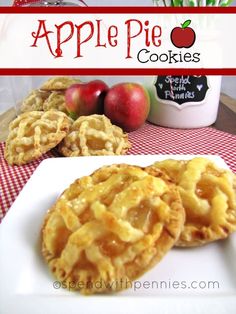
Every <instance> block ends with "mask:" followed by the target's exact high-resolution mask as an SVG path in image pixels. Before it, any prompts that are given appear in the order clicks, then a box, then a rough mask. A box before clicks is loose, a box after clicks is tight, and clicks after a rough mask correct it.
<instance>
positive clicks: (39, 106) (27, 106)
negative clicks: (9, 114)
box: [20, 89, 49, 112]
mask: <svg viewBox="0 0 236 314" xmlns="http://www.w3.org/2000/svg"><path fill="white" fill-rule="evenodd" d="M48 96H49V93H48V92H45V91H40V90H37V89H35V90H33V91H31V92H30V94H29V95H28V96H27V97H26V98H25V99H24V100H23V102H22V105H21V108H20V111H21V112H27V111H40V110H43V104H44V101H45V100H46V99H47V98H48Z"/></svg>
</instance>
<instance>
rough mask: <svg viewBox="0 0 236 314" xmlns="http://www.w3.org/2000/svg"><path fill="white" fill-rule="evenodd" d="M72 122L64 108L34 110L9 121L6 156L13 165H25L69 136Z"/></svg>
mask: <svg viewBox="0 0 236 314" xmlns="http://www.w3.org/2000/svg"><path fill="white" fill-rule="evenodd" d="M70 125H71V120H70V118H68V117H67V115H66V114H65V113H63V112H60V111H56V110H50V111H47V112H43V111H31V112H25V113H22V114H21V115H19V116H18V117H17V118H16V119H15V120H13V121H12V122H11V123H10V126H9V135H8V138H7V141H6V147H5V152H4V156H5V159H6V160H7V161H8V163H9V164H10V165H13V164H15V165H23V164H26V163H28V162H30V161H32V160H34V159H37V158H39V157H40V156H41V155H42V154H44V153H46V152H47V151H49V150H50V149H52V148H53V147H55V146H56V145H57V144H58V143H59V142H61V140H62V139H63V138H64V137H65V136H66V134H67V132H68V131H69V128H70Z"/></svg>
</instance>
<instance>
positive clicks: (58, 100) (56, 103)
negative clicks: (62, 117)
mask: <svg viewBox="0 0 236 314" xmlns="http://www.w3.org/2000/svg"><path fill="white" fill-rule="evenodd" d="M65 103H66V101H65V94H64V93H61V92H52V93H51V94H50V95H49V97H48V98H47V99H46V100H45V101H44V103H43V110H44V111H48V110H51V109H56V110H59V111H62V112H65V113H67V110H66V107H65Z"/></svg>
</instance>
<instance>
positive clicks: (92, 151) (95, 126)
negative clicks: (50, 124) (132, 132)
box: [59, 114, 131, 157]
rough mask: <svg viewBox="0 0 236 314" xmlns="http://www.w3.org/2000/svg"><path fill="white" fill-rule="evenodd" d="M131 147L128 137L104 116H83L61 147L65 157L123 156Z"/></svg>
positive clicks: (74, 124) (60, 149)
mask: <svg viewBox="0 0 236 314" xmlns="http://www.w3.org/2000/svg"><path fill="white" fill-rule="evenodd" d="M130 147H131V144H130V143H129V141H128V135H127V134H126V133H124V132H123V130H122V129H121V128H119V127H118V126H116V125H113V124H112V123H111V121H110V120H109V119H108V118H107V117H105V116H104V115H97V114H94V115H91V116H81V117H79V118H78V119H77V120H76V121H75V122H74V123H73V125H72V128H71V130H70V133H69V134H68V135H67V136H66V137H65V139H64V140H63V142H62V143H61V144H60V145H59V151H60V153H61V154H62V155H63V156H66V157H75V156H98V155H123V154H125V153H126V152H127V150H128V149H129V148H130Z"/></svg>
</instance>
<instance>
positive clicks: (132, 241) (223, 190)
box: [0, 155, 236, 314]
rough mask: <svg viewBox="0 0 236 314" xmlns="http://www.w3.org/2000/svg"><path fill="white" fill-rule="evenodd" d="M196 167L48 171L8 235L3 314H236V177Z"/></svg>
mask: <svg viewBox="0 0 236 314" xmlns="http://www.w3.org/2000/svg"><path fill="white" fill-rule="evenodd" d="M195 157H196V156H192V155H161V156H160V155H137V156H131V155H129V156H98V157H74V158H70V157H69V158H55V159H47V160H44V161H43V162H42V163H41V164H40V165H39V167H38V168H37V169H36V171H35V172H34V174H33V175H32V177H31V178H30V179H29V181H28V182H27V184H26V185H25V186H24V188H23V190H22V191H21V193H20V195H19V196H18V198H17V199H16V201H15V202H14V204H13V205H12V207H11V209H10V210H9V212H8V213H7V215H6V217H5V218H4V220H3V222H2V224H1V226H0V270H1V280H0V313H1V314H7V313H11V314H15V313H17V314H20V313H47V314H53V313H78V312H79V313H95V312H96V313H110V312H111V311H112V312H113V313H123V312H127V313H144V312H145V313H153V312H154V311H155V309H157V310H158V312H162V313H163V312H164V313H189V312H191V313H202V312H207V313H227V314H230V313H232V314H233V313H235V308H236V279H235V278H236V267H235V258H236V234H235V233H233V231H234V230H235V229H236V221H235V216H236V213H235V212H236V208H235V190H234V189H235V186H234V184H235V177H234V175H233V174H232V173H231V172H229V171H227V165H226V164H225V162H224V161H223V160H222V159H221V158H220V157H218V156H202V157H200V158H197V159H194V158H195ZM170 160H171V161H170ZM211 162H214V164H212V163H211ZM114 164H115V165H116V166H114ZM124 164H125V165H124ZM111 165H113V166H111ZM117 165H118V166H117ZM127 165H128V166H127ZM104 166H105V168H104ZM101 167H103V168H102V170H101V169H100V170H98V169H99V168H101ZM219 168H221V169H219ZM94 171H95V173H94ZM92 173H94V174H93V175H91V174H92ZM82 177H83V178H82ZM81 178H82V179H81ZM77 179H79V180H77ZM75 180H77V181H75ZM73 182H75V183H74V184H73V185H72V186H70V184H72V183H73ZM69 186H70V188H68V187H69ZM176 191H177V192H176ZM176 193H179V194H178V195H177V194H176ZM100 279H101V280H100ZM99 280H100V281H99ZM84 282H86V283H88V282H89V283H90V285H86V286H84V285H83V283H84ZM91 285H92V286H91ZM91 287H92V288H91ZM85 295H86V296H85Z"/></svg>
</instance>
